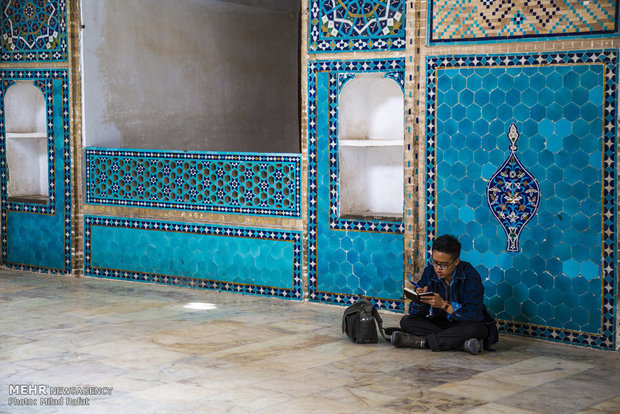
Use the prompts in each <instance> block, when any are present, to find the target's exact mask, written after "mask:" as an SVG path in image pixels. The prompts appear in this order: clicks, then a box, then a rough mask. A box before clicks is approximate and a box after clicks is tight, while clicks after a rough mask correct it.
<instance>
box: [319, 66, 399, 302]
mask: <svg viewBox="0 0 620 414" xmlns="http://www.w3.org/2000/svg"><path fill="white" fill-rule="evenodd" d="M404 65H405V62H404V60H403V59H385V60H363V61H362V60H360V61H329V62H328V61H315V62H311V63H310V64H309V67H308V73H309V75H308V126H309V134H308V282H309V287H308V289H309V298H310V300H311V301H317V302H325V303H332V304H343V305H344V304H350V303H352V302H354V301H356V300H357V298H358V297H359V295H364V296H368V297H370V298H371V299H372V300H373V302H374V303H375V305H376V306H377V307H379V308H383V309H391V310H402V309H403V302H402V300H401V297H402V283H403V234H402V233H403V231H404V229H403V227H404V225H403V223H402V221H401V222H398V223H394V222H381V221H376V222H375V221H372V220H367V221H359V222H357V221H356V222H353V221H348V220H343V219H339V218H336V219H334V220H332V219H333V218H334V216H332V215H331V211H332V207H334V206H335V205H337V198H336V199H335V198H334V197H337V194H338V191H335V192H334V187H333V185H334V180H333V179H332V178H333V177H334V176H336V177H337V166H338V164H337V157H338V148H337V119H338V117H337V105H334V102H337V95H338V84H339V79H341V78H342V79H344V78H346V77H347V76H344V77H341V76H340V75H341V74H346V73H356V72H386V73H388V72H394V71H397V72H401V71H404ZM334 144H335V145H336V146H335V148H334ZM334 174H336V175H334ZM334 194H336V195H334ZM330 217H331V218H330Z"/></svg>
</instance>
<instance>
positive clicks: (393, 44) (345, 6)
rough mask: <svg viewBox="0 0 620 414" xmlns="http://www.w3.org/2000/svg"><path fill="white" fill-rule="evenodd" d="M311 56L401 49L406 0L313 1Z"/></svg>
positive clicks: (403, 42)
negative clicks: (315, 54)
mask: <svg viewBox="0 0 620 414" xmlns="http://www.w3.org/2000/svg"><path fill="white" fill-rule="evenodd" d="M309 43H310V45H309V50H310V52H311V53H320V52H344V51H365V50H366V51H368V50H402V49H404V48H405V1H404V0H392V1H388V2H385V1H378V0H310V36H309Z"/></svg>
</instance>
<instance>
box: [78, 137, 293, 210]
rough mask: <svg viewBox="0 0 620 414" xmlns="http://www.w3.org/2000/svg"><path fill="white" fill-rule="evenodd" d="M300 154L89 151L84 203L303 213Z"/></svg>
mask: <svg viewBox="0 0 620 414" xmlns="http://www.w3.org/2000/svg"><path fill="white" fill-rule="evenodd" d="M300 175H301V157H300V156H299V155H297V154H289V155H284V154H250V153H227V152H184V151H165V152H164V151H138V150H116V149H114V150H113V149H104V148H88V149H87V150H86V202H87V203H90V204H111V205H120V206H135V207H152V208H165V209H179V210H195V211H215V212H221V213H235V214H254V215H264V216H283V217H301V202H300V199H301V195H300V185H301V184H300Z"/></svg>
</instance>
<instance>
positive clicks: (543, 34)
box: [428, 0, 619, 44]
mask: <svg viewBox="0 0 620 414" xmlns="http://www.w3.org/2000/svg"><path fill="white" fill-rule="evenodd" d="M618 7H619V3H618V1H617V0H578V1H555V0H552V1H533V0H507V1H501V2H500V1H493V0H471V1H465V0H458V1H454V0H432V1H429V13H428V14H429V30H428V33H429V35H428V36H429V39H428V40H429V43H430V44H433V43H446V42H449V43H456V42H471V41H477V42H488V41H497V40H510V41H515V40H532V39H536V38H549V39H551V38H556V37H560V36H561V37H566V36H584V35H598V36H600V35H606V36H613V35H614V34H616V35H617V34H618Z"/></svg>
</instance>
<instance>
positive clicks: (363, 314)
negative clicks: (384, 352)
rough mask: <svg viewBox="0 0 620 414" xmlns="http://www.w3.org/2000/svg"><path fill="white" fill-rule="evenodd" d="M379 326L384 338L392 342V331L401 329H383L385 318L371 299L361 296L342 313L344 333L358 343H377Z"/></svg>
mask: <svg viewBox="0 0 620 414" xmlns="http://www.w3.org/2000/svg"><path fill="white" fill-rule="evenodd" d="M377 326H378V327H379V332H380V333H381V336H383V338H384V339H385V340H386V341H388V342H390V338H388V337H387V336H386V334H387V335H391V334H392V332H394V331H396V330H400V329H398V328H387V329H385V330H384V329H383V320H382V319H381V316H380V315H379V312H378V311H377V309H376V308H375V307H374V305H373V304H372V303H371V302H370V300H369V299H366V298H361V299H360V300H358V301H357V302H356V303H354V304H353V305H351V306H349V307H348V308H347V309H345V311H344V315H342V333H344V334H346V335H347V336H348V337H349V339H350V340H351V341H353V342H355V343H356V344H376V343H377V341H378V340H379V337H378V336H377Z"/></svg>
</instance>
